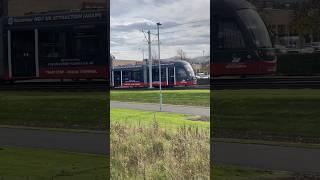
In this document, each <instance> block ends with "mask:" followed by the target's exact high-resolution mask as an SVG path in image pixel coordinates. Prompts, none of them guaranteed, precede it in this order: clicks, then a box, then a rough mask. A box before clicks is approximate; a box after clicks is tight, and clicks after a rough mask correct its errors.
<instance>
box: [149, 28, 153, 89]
mask: <svg viewBox="0 0 320 180" xmlns="http://www.w3.org/2000/svg"><path fill="white" fill-rule="evenodd" d="M148 46H149V88H152V59H151V58H152V56H151V33H150V30H149V31H148Z"/></svg>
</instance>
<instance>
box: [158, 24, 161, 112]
mask: <svg viewBox="0 0 320 180" xmlns="http://www.w3.org/2000/svg"><path fill="white" fill-rule="evenodd" d="M161 25H162V24H161V23H157V27H158V55H159V89H160V112H161V111H162V84H161V83H162V81H161V61H160V59H161V57H160V30H159V29H160V26H161Z"/></svg>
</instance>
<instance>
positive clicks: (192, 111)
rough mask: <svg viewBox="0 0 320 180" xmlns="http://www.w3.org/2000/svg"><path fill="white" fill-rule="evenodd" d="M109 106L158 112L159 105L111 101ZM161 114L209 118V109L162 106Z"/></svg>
mask: <svg viewBox="0 0 320 180" xmlns="http://www.w3.org/2000/svg"><path fill="white" fill-rule="evenodd" d="M110 105H111V107H112V108H123V109H135V110H144V111H159V110H160V105H159V104H151V103H134V102H118V101H111V102H110ZM163 112H170V113H177V114H189V115H196V116H207V117H209V116H210V108H209V107H199V106H198V107H196V106H178V105H168V104H164V105H163Z"/></svg>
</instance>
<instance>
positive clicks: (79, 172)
mask: <svg viewBox="0 0 320 180" xmlns="http://www.w3.org/2000/svg"><path fill="white" fill-rule="evenodd" d="M0 158H1V161H0V179H3V180H37V179H39V180H40V179H41V180H87V179H96V180H105V179H107V172H109V171H108V161H107V159H106V157H105V156H103V155H91V154H80V153H70V152H64V151H53V150H38V149H27V148H13V147H1V148H0Z"/></svg>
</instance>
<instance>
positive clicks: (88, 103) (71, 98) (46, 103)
mask: <svg viewBox="0 0 320 180" xmlns="http://www.w3.org/2000/svg"><path fill="white" fill-rule="evenodd" d="M107 97H108V96H107V94H106V93H100V92H87V93H85V92H20V91H19V92H1V93H0V109H1V111H0V124H1V125H19V126H34V127H51V128H73V129H105V127H106V122H107V121H106V120H107V117H108V111H107V109H108V106H107V105H108V99H107ZM104 117H105V118H104Z"/></svg>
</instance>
